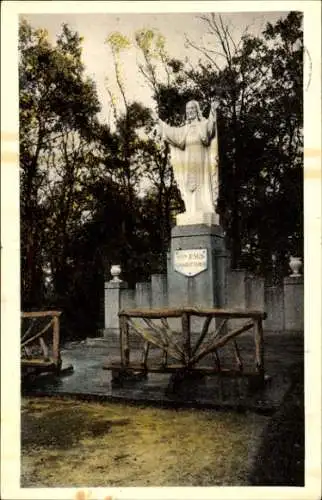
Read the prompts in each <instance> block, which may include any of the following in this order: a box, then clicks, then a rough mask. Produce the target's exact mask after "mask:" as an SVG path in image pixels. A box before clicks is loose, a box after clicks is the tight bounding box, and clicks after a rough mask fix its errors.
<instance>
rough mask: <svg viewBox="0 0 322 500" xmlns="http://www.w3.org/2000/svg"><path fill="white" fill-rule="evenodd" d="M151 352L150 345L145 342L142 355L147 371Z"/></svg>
mask: <svg viewBox="0 0 322 500" xmlns="http://www.w3.org/2000/svg"><path fill="white" fill-rule="evenodd" d="M149 350H150V343H149V342H145V343H144V347H143V354H142V365H143V367H144V369H145V370H146V369H147V361H148V355H149Z"/></svg>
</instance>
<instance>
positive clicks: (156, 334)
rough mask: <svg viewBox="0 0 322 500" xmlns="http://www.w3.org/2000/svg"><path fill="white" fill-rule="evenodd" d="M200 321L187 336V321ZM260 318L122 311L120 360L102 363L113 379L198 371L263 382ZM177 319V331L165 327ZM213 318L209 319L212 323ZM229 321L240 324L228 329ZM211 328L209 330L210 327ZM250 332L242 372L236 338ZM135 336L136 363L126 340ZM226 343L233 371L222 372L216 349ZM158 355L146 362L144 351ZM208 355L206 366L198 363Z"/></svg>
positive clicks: (223, 312) (255, 314) (219, 312)
mask: <svg viewBox="0 0 322 500" xmlns="http://www.w3.org/2000/svg"><path fill="white" fill-rule="evenodd" d="M194 316H195V317H199V318H204V322H203V325H202V328H201V332H200V333H198V335H197V337H196V335H195V334H194V335H193V337H194V338H192V332H191V319H192V317H194ZM265 317H266V315H265V313H264V312H262V311H250V310H245V311H237V310H230V309H213V308H209V309H199V308H193V307H185V308H180V309H173V308H172V309H171V308H166V309H128V310H123V311H121V312H120V313H119V321H120V361H119V362H114V363H111V364H109V365H106V366H105V368H106V369H111V370H114V371H115V372H116V373H118V375H122V373H123V374H127V373H130V372H141V373H142V372H143V373H148V372H161V373H173V372H180V371H181V372H183V373H185V372H186V373H187V372H200V373H203V374H207V375H216V374H220V375H222V376H233V377H236V376H246V377H249V376H250V377H252V376H256V377H259V378H260V379H262V380H264V339H263V326H262V322H263V320H264V319H265ZM173 318H177V319H179V320H181V331H179V332H177V331H174V330H173V329H171V328H170V325H169V320H170V319H173ZM213 320H215V321H213ZM230 320H245V322H244V323H243V324H241V325H240V326H238V327H234V328H233V329H231V328H228V324H229V323H228V322H229V321H230ZM212 322H213V323H215V328H214V329H213V330H210V325H211V323H212ZM250 329H253V332H254V358H255V363H254V365H255V370H251V371H247V370H245V369H244V363H243V359H242V354H241V350H240V348H239V346H238V344H237V337H238V336H240V335H241V334H243V333H244V332H247V331H248V330H250ZM132 335H135V336H137V337H138V338H139V339H140V340H141V341H142V342H143V347H142V352H141V359H140V360H138V359H137V356H135V358H136V359H134V360H132V359H131V349H130V341H129V340H130V336H132ZM228 343H231V344H232V347H233V352H234V357H235V361H236V367H235V368H224V367H223V366H222V364H221V359H220V349H222V348H223V347H224V346H226V344H228ZM151 347H153V348H154V350H155V349H158V350H160V351H161V358H160V359H159V360H155V359H153V360H152V359H151V358H149V353H150V348H151ZM209 355H211V356H212V364H211V366H209V365H208V366H207V365H205V364H204V361H205V360H206V358H207V359H208V358H209Z"/></svg>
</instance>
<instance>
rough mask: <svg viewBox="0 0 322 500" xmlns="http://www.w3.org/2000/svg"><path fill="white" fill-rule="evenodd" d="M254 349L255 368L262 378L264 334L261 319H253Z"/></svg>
mask: <svg viewBox="0 0 322 500" xmlns="http://www.w3.org/2000/svg"><path fill="white" fill-rule="evenodd" d="M255 349H256V369H257V371H258V373H259V375H260V376H261V378H262V380H264V336H263V324H262V319H261V318H258V319H257V320H256V321H255Z"/></svg>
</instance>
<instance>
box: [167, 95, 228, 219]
mask: <svg viewBox="0 0 322 500" xmlns="http://www.w3.org/2000/svg"><path fill="white" fill-rule="evenodd" d="M217 107H218V104H217V102H212V104H211V108H210V113H209V117H208V119H207V120H205V119H204V118H203V117H202V115H201V111H200V107H199V104H198V102H197V101H189V102H188V103H187V105H186V123H185V125H183V126H182V127H170V126H169V125H167V124H166V123H164V122H163V121H161V120H159V126H158V130H157V133H158V135H159V137H160V139H162V140H163V141H166V142H168V144H169V145H170V150H171V163H172V166H173V171H174V177H175V180H176V182H177V185H178V188H179V190H180V193H181V196H182V199H183V201H184V203H185V208H186V211H185V212H184V213H183V214H179V215H178V216H177V224H178V225H187V224H208V225H211V224H218V223H219V222H218V215H217V214H216V212H215V207H216V203H217V197H218V142H217V125H216V110H217Z"/></svg>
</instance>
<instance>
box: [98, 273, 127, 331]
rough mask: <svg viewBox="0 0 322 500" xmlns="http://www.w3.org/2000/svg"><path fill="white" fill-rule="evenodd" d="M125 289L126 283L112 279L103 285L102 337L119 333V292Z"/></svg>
mask: <svg viewBox="0 0 322 500" xmlns="http://www.w3.org/2000/svg"><path fill="white" fill-rule="evenodd" d="M124 289H127V283H126V282H125V281H121V280H115V279H112V280H111V281H107V282H106V283H105V287H104V292H105V293H104V312H105V317H104V323H105V325H104V337H114V336H118V335H119V317H118V313H119V311H120V309H121V292H122V290H124Z"/></svg>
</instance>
